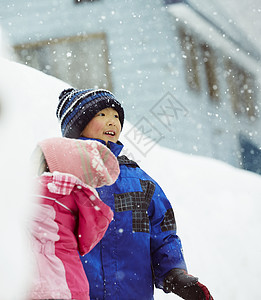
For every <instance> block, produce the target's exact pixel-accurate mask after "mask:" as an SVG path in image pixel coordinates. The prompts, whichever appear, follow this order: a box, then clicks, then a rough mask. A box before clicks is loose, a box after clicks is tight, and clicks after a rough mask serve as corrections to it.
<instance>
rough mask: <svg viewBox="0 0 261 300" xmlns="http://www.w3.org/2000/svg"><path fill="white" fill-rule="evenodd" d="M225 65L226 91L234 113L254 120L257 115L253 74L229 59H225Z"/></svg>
mask: <svg viewBox="0 0 261 300" xmlns="http://www.w3.org/2000/svg"><path fill="white" fill-rule="evenodd" d="M225 65H226V80H227V84H228V91H229V96H230V100H231V103H232V108H233V111H234V113H235V115H237V116H242V115H245V116H247V117H249V118H250V119H251V120H254V119H255V117H257V102H256V91H255V77H254V75H253V74H251V73H250V72H248V71H246V70H245V69H243V68H242V67H240V66H238V65H237V64H236V63H234V62H232V61H231V59H226V62H225Z"/></svg>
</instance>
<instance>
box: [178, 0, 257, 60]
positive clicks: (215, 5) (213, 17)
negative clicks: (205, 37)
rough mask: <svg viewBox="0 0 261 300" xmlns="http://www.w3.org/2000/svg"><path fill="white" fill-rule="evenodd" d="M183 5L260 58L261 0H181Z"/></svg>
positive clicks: (243, 48)
mask: <svg viewBox="0 0 261 300" xmlns="http://www.w3.org/2000/svg"><path fill="white" fill-rule="evenodd" d="M173 2H176V1H173ZM177 2H180V1H177ZM174 5H177V4H173V6H174ZM183 5H185V6H188V7H190V8H191V9H192V10H194V11H195V12H196V13H197V14H198V15H200V17H201V18H202V20H205V21H208V22H209V24H210V25H211V26H214V27H216V28H218V30H219V31H220V32H221V33H222V34H226V36H227V38H228V39H230V40H231V41H233V42H235V43H236V44H237V45H238V46H240V48H241V49H242V50H244V51H245V52H249V53H250V55H251V56H253V57H255V58H256V59H260V56H261V40H260V38H259V37H260V32H261V3H260V1H259V0H250V1H247V0H243V1H237V0H223V1H217V0H209V1H207V2H206V1H204V0H187V1H183Z"/></svg>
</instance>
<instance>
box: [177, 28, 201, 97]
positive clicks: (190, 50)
mask: <svg viewBox="0 0 261 300" xmlns="http://www.w3.org/2000/svg"><path fill="white" fill-rule="evenodd" d="M179 36H180V42H181V48H182V57H183V58H184V60H185V66H186V80H187V83H188V85H189V87H190V88H191V89H192V90H194V91H196V92H199V91H200V77H199V62H198V49H197V45H196V44H195V41H194V39H193V37H192V35H191V34H190V33H189V32H186V31H185V30H184V29H183V28H179Z"/></svg>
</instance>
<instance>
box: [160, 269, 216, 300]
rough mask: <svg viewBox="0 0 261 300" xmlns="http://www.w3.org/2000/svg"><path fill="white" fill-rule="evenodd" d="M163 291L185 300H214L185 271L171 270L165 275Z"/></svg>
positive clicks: (204, 288)
mask: <svg viewBox="0 0 261 300" xmlns="http://www.w3.org/2000/svg"><path fill="white" fill-rule="evenodd" d="M163 290H164V292H165V293H170V292H172V293H174V294H176V295H178V296H180V297H181V298H183V299H185V300H214V299H213V297H212V296H211V295H210V292H209V290H208V289H207V287H206V286H204V285H203V284H202V283H200V282H199V281H198V278H196V277H194V276H191V275H189V274H188V273H187V272H186V271H185V270H182V269H172V270H170V271H169V273H167V275H166V277H165V279H164V283H163Z"/></svg>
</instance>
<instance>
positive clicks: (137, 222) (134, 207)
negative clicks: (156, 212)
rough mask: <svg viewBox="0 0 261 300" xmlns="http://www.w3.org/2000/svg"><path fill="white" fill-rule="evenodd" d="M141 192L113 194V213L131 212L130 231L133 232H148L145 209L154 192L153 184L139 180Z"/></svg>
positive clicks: (147, 217) (147, 218) (147, 219)
mask: <svg viewBox="0 0 261 300" xmlns="http://www.w3.org/2000/svg"><path fill="white" fill-rule="evenodd" d="M140 184H141V187H142V190H143V191H142V192H129V193H124V194H114V199H115V211H116V212H123V211H132V230H133V231H134V232H147V233H149V232H150V228H149V216H148V213H147V209H148V207H149V204H150V201H151V198H152V196H153V194H154V191H155V184H154V183H153V182H151V181H148V180H140Z"/></svg>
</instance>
